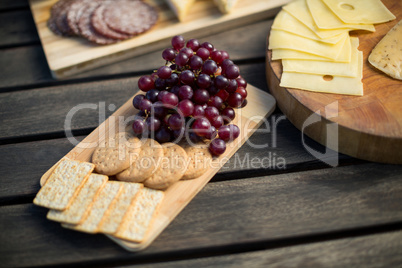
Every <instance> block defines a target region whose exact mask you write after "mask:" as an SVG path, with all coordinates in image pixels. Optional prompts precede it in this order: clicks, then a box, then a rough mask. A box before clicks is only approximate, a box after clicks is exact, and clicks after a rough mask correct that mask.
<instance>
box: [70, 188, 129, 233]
mask: <svg viewBox="0 0 402 268" xmlns="http://www.w3.org/2000/svg"><path fill="white" fill-rule="evenodd" d="M121 190H122V183H120V182H116V181H109V182H107V183H106V185H105V187H103V188H102V190H101V191H100V193H99V194H98V195H97V196H96V197H95V199H94V201H93V204H92V208H91V210H90V211H89V213H88V216H87V217H86V219H85V220H84V221H83V222H82V223H80V224H76V225H74V224H62V226H63V227H66V228H69V229H74V230H77V231H81V232H87V233H92V234H94V233H97V232H98V226H99V224H100V223H101V221H102V218H103V217H104V215H105V212H106V211H107V210H108V208H109V207H110V206H111V205H112V204H113V202H116V201H117V198H118V196H119V194H120V193H121Z"/></svg>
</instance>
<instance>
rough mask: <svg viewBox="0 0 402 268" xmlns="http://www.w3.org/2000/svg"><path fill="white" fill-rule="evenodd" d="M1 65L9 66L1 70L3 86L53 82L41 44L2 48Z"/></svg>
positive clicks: (0, 78)
mask: <svg viewBox="0 0 402 268" xmlns="http://www.w3.org/2000/svg"><path fill="white" fill-rule="evenodd" d="M0 65H1V66H7V68H2V71H1V72H0V85H1V86H0V92H2V90H1V88H7V87H15V88H17V89H20V86H22V85H30V84H33V83H43V82H51V81H52V80H53V79H52V76H51V74H50V72H49V67H48V66H47V64H46V58H45V55H44V54H43V50H42V47H41V46H40V45H36V46H28V47H25V46H23V47H17V48H8V49H2V50H0Z"/></svg>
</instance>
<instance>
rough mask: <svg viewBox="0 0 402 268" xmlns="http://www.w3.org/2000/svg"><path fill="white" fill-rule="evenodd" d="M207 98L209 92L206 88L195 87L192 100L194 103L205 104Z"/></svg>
mask: <svg viewBox="0 0 402 268" xmlns="http://www.w3.org/2000/svg"><path fill="white" fill-rule="evenodd" d="M208 100H209V93H208V91H207V90H206V89H202V88H200V89H197V90H196V91H195V92H194V95H193V101H194V102H195V103H196V104H205V103H207V102H208Z"/></svg>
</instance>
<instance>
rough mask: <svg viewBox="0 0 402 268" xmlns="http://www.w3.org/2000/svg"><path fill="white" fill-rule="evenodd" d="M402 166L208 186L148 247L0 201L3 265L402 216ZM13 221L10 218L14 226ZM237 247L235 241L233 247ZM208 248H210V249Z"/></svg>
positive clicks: (191, 249) (180, 250)
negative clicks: (79, 228) (132, 246)
mask: <svg viewBox="0 0 402 268" xmlns="http://www.w3.org/2000/svg"><path fill="white" fill-rule="evenodd" d="M401 174H402V167H401V166H395V165H394V166H391V165H389V166H385V165H381V164H373V163H369V164H364V165H354V166H346V167H341V168H336V169H333V168H330V169H323V170H313V171H306V172H298V173H294V174H282V175H276V176H266V177H258V178H252V179H244V180H233V181H225V182H216V183H210V184H208V185H207V186H206V187H205V188H204V189H203V190H202V191H201V192H200V193H199V194H198V195H197V197H196V198H194V200H193V201H192V202H191V203H190V204H189V205H188V206H187V207H186V208H185V209H184V210H183V211H182V213H181V214H180V215H179V216H178V217H177V218H176V219H175V220H174V221H173V222H172V223H171V225H170V226H169V227H168V228H167V229H166V230H165V231H164V232H163V233H162V234H161V236H159V238H158V239H157V240H156V241H155V242H154V243H153V244H152V245H151V246H150V247H149V248H148V249H147V250H145V251H143V252H140V253H136V254H132V253H128V252H126V251H124V250H123V249H121V248H120V247H119V246H117V245H114V244H113V243H112V242H111V241H109V239H107V238H106V237H102V236H99V235H89V234H84V233H79V232H74V231H71V230H66V229H64V228H62V227H61V226H60V225H59V224H57V223H55V222H52V221H48V220H46V218H45V214H46V212H47V210H46V209H43V208H40V207H36V206H33V205H30V204H26V205H14V206H4V207H0V224H1V229H2V232H1V233H0V239H1V241H2V243H3V245H4V246H2V247H1V248H0V261H1V263H2V264H3V265H5V266H38V265H56V264H68V263H70V264H71V263H78V262H84V263H85V262H94V263H97V264H99V265H100V264H101V263H102V264H103V265H104V264H105V262H106V261H109V262H111V261H115V260H117V259H119V260H124V261H125V262H126V263H127V261H129V260H130V261H131V262H132V263H135V262H141V261H145V260H148V261H153V260H155V258H156V257H155V256H158V259H159V260H163V259H169V260H171V259H172V258H177V259H180V258H184V257H185V256H188V254H191V253H196V252H198V253H201V252H202V253H203V254H205V252H209V254H218V253H219V252H221V251H223V252H230V251H231V250H233V249H234V248H237V247H239V246H240V245H242V244H244V243H246V244H245V245H246V246H247V245H252V244H253V243H259V244H265V243H272V244H275V241H279V240H281V239H287V240H289V239H292V238H295V237H302V236H304V237H308V236H311V235H314V236H317V235H319V234H323V233H329V232H335V231H338V232H339V231H342V230H345V229H348V230H352V229H356V228H357V229H358V228H362V227H370V226H374V225H381V224H387V223H388V224H389V223H396V222H401V221H402V207H401V206H402V202H401V201H402V183H401V181H402V180H401ZM11 223H12V224H11ZM231 245H232V246H231ZM208 248H210V250H208Z"/></svg>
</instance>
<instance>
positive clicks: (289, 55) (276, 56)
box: [272, 49, 328, 61]
mask: <svg viewBox="0 0 402 268" xmlns="http://www.w3.org/2000/svg"><path fill="white" fill-rule="evenodd" d="M280 59H298V60H315V61H328V59H327V58H324V57H320V56H317V55H313V54H310V53H305V52H301V51H297V50H290V49H272V60H280Z"/></svg>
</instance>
